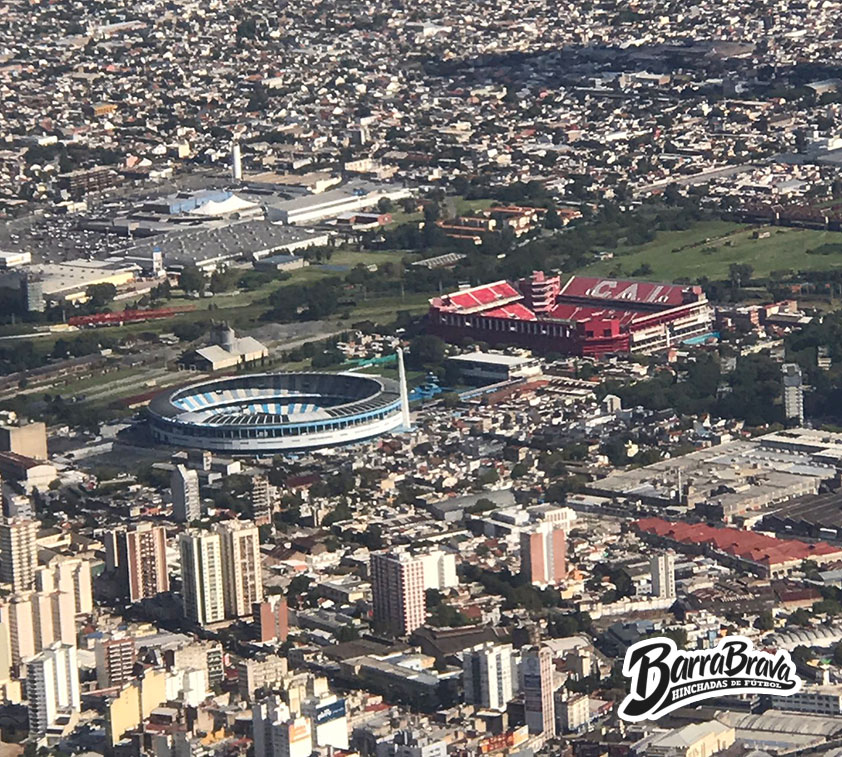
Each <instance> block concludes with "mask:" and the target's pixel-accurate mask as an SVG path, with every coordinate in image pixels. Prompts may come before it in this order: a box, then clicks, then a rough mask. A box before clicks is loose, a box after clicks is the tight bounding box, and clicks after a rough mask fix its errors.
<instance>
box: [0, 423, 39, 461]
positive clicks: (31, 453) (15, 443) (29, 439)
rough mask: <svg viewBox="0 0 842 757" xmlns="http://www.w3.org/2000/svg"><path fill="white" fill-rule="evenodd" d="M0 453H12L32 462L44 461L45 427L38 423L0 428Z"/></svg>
mask: <svg viewBox="0 0 842 757" xmlns="http://www.w3.org/2000/svg"><path fill="white" fill-rule="evenodd" d="M0 451H3V452H14V453H15V454H18V455H23V456H24V457H31V458H33V459H34V460H46V459H47V426H46V425H45V424H44V423H40V422H38V423H27V424H25V425H23V426H0Z"/></svg>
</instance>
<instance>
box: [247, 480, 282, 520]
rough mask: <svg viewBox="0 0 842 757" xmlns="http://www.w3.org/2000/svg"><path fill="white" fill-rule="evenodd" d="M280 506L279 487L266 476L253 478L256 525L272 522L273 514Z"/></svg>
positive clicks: (252, 510)
mask: <svg viewBox="0 0 842 757" xmlns="http://www.w3.org/2000/svg"><path fill="white" fill-rule="evenodd" d="M277 506H278V488H277V487H276V486H272V484H270V483H269V479H268V478H266V476H255V477H254V478H253V479H252V480H251V512H252V516H253V517H254V524H255V525H256V526H267V525H271V523H272V516H273V515H274V513H275V510H276V508H277Z"/></svg>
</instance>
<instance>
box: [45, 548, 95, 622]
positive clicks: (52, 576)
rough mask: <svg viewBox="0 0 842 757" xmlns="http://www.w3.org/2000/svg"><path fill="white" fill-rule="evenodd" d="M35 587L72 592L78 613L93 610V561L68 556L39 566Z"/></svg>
mask: <svg viewBox="0 0 842 757" xmlns="http://www.w3.org/2000/svg"><path fill="white" fill-rule="evenodd" d="M35 588H36V590H37V591H39V592H53V591H61V592H67V593H68V594H71V595H72V596H73V604H74V608H75V612H76V614H77V615H88V614H90V613H91V612H93V609H94V597H93V583H92V579H91V563H90V561H88V560H83V559H81V558H68V559H60V560H58V561H56V562H53V563H51V564H50V565H41V566H39V567H38V568H37V569H36V571H35Z"/></svg>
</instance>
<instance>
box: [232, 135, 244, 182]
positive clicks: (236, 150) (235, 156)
mask: <svg viewBox="0 0 842 757" xmlns="http://www.w3.org/2000/svg"><path fill="white" fill-rule="evenodd" d="M231 178H232V179H234V181H240V180H241V179H242V178H243V160H242V157H241V156H240V143H239V142H232V143H231Z"/></svg>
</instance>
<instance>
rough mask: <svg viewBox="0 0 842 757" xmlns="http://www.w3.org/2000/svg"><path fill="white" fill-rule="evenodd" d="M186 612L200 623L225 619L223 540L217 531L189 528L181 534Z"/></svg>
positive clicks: (180, 545)
mask: <svg viewBox="0 0 842 757" xmlns="http://www.w3.org/2000/svg"><path fill="white" fill-rule="evenodd" d="M179 550H180V552H181V595H182V601H183V603H184V615H185V617H186V618H187V619H188V620H192V621H193V622H195V623H198V624H199V625H200V626H205V625H209V624H211V623H218V622H220V621H221V620H224V619H225V600H224V589H223V580H222V540H221V538H220V536H219V534H217V533H211V532H210V531H201V530H199V529H190V530H188V531H185V532H184V533H182V534H181V535H180V536H179Z"/></svg>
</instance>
